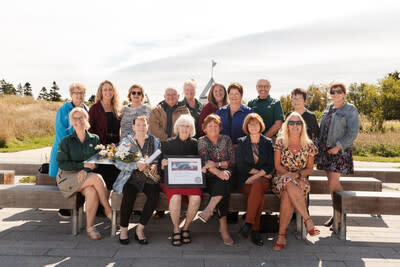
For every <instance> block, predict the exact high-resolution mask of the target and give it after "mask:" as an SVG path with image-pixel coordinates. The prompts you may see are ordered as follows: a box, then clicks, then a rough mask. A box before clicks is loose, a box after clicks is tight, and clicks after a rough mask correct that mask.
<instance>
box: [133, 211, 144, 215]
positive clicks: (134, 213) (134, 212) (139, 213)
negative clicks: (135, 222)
mask: <svg viewBox="0 0 400 267" xmlns="http://www.w3.org/2000/svg"><path fill="white" fill-rule="evenodd" d="M133 215H137V216H141V215H142V211H140V210H134V211H133Z"/></svg>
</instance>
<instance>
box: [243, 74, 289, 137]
mask: <svg viewBox="0 0 400 267" xmlns="http://www.w3.org/2000/svg"><path fill="white" fill-rule="evenodd" d="M256 88H257V92H258V97H257V98H256V99H253V100H251V101H250V102H249V104H248V106H249V107H250V108H252V109H253V110H254V112H256V113H257V114H258V115H260V116H261V118H262V119H263V121H264V124H265V131H264V132H263V134H264V135H265V136H266V137H269V138H272V139H273V141H275V137H276V134H277V133H278V131H279V129H280V128H281V127H282V123H283V121H284V117H283V109H282V105H281V102H280V100H279V99H275V98H272V97H271V96H270V95H269V92H270V90H271V83H270V82H269V81H268V80H267V79H263V78H262V79H259V80H258V81H257V85H256Z"/></svg>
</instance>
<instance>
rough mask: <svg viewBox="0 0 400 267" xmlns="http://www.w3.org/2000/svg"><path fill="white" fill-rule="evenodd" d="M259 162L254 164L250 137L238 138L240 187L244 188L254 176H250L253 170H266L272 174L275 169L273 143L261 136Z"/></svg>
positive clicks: (237, 153)
mask: <svg viewBox="0 0 400 267" xmlns="http://www.w3.org/2000/svg"><path fill="white" fill-rule="evenodd" d="M258 153H259V157H258V162H257V164H255V163H254V156H253V150H252V144H251V140H250V136H244V137H241V138H238V148H237V150H236V166H237V171H238V174H239V175H238V177H237V178H238V186H239V187H240V186H242V185H243V184H244V183H245V182H246V180H247V179H248V178H249V177H250V176H252V174H249V171H250V170H251V169H253V168H254V169H257V170H261V169H262V170H264V171H265V172H266V173H267V174H270V173H271V172H272V171H273V169H274V149H273V147H272V141H271V139H269V138H268V137H265V136H264V135H262V134H261V135H260V142H259V143H258Z"/></svg>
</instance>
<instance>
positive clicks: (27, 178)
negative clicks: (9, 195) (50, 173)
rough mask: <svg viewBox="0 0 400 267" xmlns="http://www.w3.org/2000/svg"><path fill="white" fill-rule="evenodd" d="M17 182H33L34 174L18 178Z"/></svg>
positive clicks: (34, 181)
mask: <svg viewBox="0 0 400 267" xmlns="http://www.w3.org/2000/svg"><path fill="white" fill-rule="evenodd" d="M19 182H20V183H22V184H28V183H31V184H35V183H36V176H25V177H22V178H21V179H19Z"/></svg>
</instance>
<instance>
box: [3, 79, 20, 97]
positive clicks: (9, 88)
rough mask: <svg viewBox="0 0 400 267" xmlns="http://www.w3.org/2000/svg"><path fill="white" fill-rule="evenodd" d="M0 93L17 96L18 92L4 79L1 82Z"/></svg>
mask: <svg viewBox="0 0 400 267" xmlns="http://www.w3.org/2000/svg"><path fill="white" fill-rule="evenodd" d="M0 93H3V94H6V95H15V94H17V90H16V89H15V87H14V85H13V84H12V83H8V82H6V81H5V80H4V79H3V80H1V81H0Z"/></svg>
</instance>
